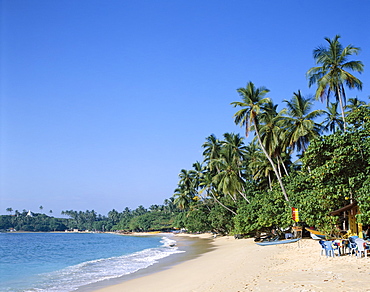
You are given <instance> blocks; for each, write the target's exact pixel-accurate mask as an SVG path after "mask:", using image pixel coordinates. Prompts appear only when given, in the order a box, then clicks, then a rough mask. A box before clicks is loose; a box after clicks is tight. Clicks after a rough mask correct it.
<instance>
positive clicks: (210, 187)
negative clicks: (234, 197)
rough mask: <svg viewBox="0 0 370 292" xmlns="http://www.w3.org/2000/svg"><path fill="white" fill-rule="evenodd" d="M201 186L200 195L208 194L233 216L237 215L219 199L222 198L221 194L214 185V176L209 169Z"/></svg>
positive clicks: (205, 172) (204, 173) (203, 177)
mask: <svg viewBox="0 0 370 292" xmlns="http://www.w3.org/2000/svg"><path fill="white" fill-rule="evenodd" d="M199 186H200V187H201V190H200V191H199V193H200V194H202V193H203V192H206V194H207V195H208V196H209V195H210V196H211V197H212V198H213V199H214V200H215V201H216V202H217V203H218V204H219V205H220V206H222V207H223V208H225V209H226V210H228V211H229V212H231V213H232V214H234V215H236V213H235V211H233V210H232V209H230V208H229V207H228V206H226V205H225V204H223V203H222V202H221V201H220V200H219V199H218V197H220V193H219V191H218V190H217V188H216V187H215V184H214V175H213V173H212V171H211V170H210V169H209V168H206V169H205V171H204V172H203V176H202V179H201V181H200V184H199Z"/></svg>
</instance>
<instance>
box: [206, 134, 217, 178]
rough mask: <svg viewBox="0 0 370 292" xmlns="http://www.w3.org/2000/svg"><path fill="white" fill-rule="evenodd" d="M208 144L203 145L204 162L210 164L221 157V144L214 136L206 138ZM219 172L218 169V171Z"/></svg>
mask: <svg viewBox="0 0 370 292" xmlns="http://www.w3.org/2000/svg"><path fill="white" fill-rule="evenodd" d="M206 140H207V141H206V142H205V143H204V144H203V145H202V147H203V148H204V151H203V156H204V162H206V163H209V162H210V161H211V160H212V159H218V158H219V157H220V151H221V143H220V141H219V140H218V139H217V138H216V136H215V135H214V134H212V135H210V136H209V137H207V138H206ZM216 171H217V172H218V169H216Z"/></svg>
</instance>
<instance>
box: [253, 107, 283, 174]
mask: <svg viewBox="0 0 370 292" xmlns="http://www.w3.org/2000/svg"><path fill="white" fill-rule="evenodd" d="M285 112H286V109H283V110H282V111H280V112H278V111H277V105H274V104H273V103H272V101H270V102H268V103H267V104H266V106H265V107H264V111H263V112H262V113H261V115H260V118H259V119H260V129H259V132H260V135H261V141H262V143H263V146H264V147H265V149H266V151H267V152H268V153H269V155H270V156H271V158H276V162H277V166H278V171H279V173H281V171H280V165H281V166H283V168H284V170H285V173H286V175H288V171H287V170H286V167H285V165H284V162H283V160H282V158H281V156H282V153H283V152H284V151H285V150H286V147H285V145H284V143H283V141H284V132H283V130H282V123H283V118H284V117H283V114H284V113H285ZM267 162H268V161H267ZM269 168H270V170H272V169H271V167H269ZM280 175H281V174H280Z"/></svg>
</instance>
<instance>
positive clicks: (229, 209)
mask: <svg viewBox="0 0 370 292" xmlns="http://www.w3.org/2000/svg"><path fill="white" fill-rule="evenodd" d="M211 195H212V197H213V198H214V199H215V201H216V202H217V203H219V204H220V205H221V206H222V207H224V208H225V209H226V210H229V211H230V212H231V213H233V214H234V215H237V214H236V213H235V212H234V211H233V210H231V209H230V208H228V207H227V206H225V205H224V204H222V203H221V202H220V201H219V200H218V199H217V198H216V196H215V195H214V194H213V193H212V192H211Z"/></svg>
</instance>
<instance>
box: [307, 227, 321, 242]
mask: <svg viewBox="0 0 370 292" xmlns="http://www.w3.org/2000/svg"><path fill="white" fill-rule="evenodd" d="M306 230H307V231H309V232H310V235H311V238H312V239H325V234H324V233H322V232H320V231H317V230H314V229H311V228H306Z"/></svg>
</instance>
